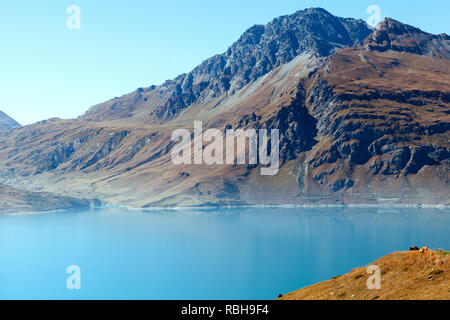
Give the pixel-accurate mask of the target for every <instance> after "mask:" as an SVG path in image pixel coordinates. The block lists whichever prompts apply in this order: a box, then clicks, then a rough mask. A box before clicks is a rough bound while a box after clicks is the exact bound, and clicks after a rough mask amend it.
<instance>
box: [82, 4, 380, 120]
mask: <svg viewBox="0 0 450 320" xmlns="http://www.w3.org/2000/svg"><path fill="white" fill-rule="evenodd" d="M370 33H371V30H370V29H369V27H368V26H367V24H366V23H365V22H364V21H362V20H354V19H343V18H338V17H335V16H333V15H331V14H330V13H329V12H327V11H325V10H323V9H320V8H314V9H308V10H304V11H298V12H297V13H295V14H293V15H289V16H283V17H279V18H277V19H275V20H273V21H272V22H270V23H269V24H267V25H265V26H264V25H255V26H253V27H252V28H250V29H248V30H247V31H246V32H245V33H244V34H243V35H242V36H241V38H240V39H239V40H238V41H237V42H235V43H234V44H233V45H232V46H231V47H230V48H228V50H227V51H226V52H225V53H223V54H220V55H216V56H214V57H212V58H210V59H208V60H206V61H204V62H203V63H202V64H200V65H199V66H198V67H196V68H195V69H194V70H192V71H191V72H190V73H188V74H182V75H180V76H179V77H177V78H176V79H174V80H169V81H167V82H166V83H164V84H163V85H161V86H151V87H149V88H146V89H138V90H137V91H135V92H134V93H132V94H130V95H126V96H124V97H121V98H118V99H113V100H111V101H108V102H106V103H103V104H100V105H98V106H94V107H92V108H91V109H90V110H89V111H88V112H87V113H86V114H85V115H84V116H83V117H82V118H83V119H85V120H86V119H87V120H95V121H99V120H101V121H104V120H115V119H121V118H122V119H123V118H133V119H135V118H138V119H140V120H142V121H144V122H145V123H149V122H152V121H157V120H167V119H170V118H171V117H173V116H174V115H177V114H178V113H180V112H181V111H182V110H184V109H186V108H188V107H189V106H191V105H194V104H198V103H206V102H208V101H212V100H214V99H216V98H218V97H224V96H227V97H228V96H233V95H234V94H235V93H236V92H237V91H239V90H241V89H243V88H244V87H245V86H246V85H248V84H249V83H252V82H254V81H256V80H257V79H258V78H260V77H262V76H264V75H266V74H268V73H269V72H270V71H272V70H274V69H275V68H277V67H279V66H281V65H283V64H286V63H288V62H290V61H292V60H293V59H294V58H295V57H298V56H299V55H301V54H302V53H309V54H314V55H317V56H328V55H330V54H331V53H332V52H333V51H334V50H336V49H338V48H342V47H346V46H353V45H355V44H358V43H361V42H362V41H363V40H364V39H365V38H366V37H367V36H368V35H369V34H370Z"/></svg>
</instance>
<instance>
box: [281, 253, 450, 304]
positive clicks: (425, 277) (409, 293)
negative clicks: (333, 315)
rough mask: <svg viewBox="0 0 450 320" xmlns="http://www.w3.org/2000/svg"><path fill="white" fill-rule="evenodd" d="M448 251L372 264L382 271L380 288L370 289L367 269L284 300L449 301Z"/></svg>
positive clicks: (390, 257)
mask: <svg viewBox="0 0 450 320" xmlns="http://www.w3.org/2000/svg"><path fill="white" fill-rule="evenodd" d="M449 256H450V255H449V252H444V251H428V252H425V253H420V252H418V251H414V252H396V253H393V254H389V255H387V256H385V257H383V258H381V259H379V260H377V261H375V262H374V263H373V265H377V266H378V267H380V269H381V289H380V290H369V289H368V288H367V280H368V277H369V276H370V275H369V274H367V267H362V268H357V269H354V270H353V271H351V272H350V273H348V274H346V275H344V276H340V277H337V278H333V279H332V280H329V281H325V282H322V283H319V284H316V285H313V286H310V287H306V288H304V289H301V290H298V291H295V292H292V293H289V294H287V295H285V296H283V297H282V298H281V300H448V299H450V276H449V275H450V259H449Z"/></svg>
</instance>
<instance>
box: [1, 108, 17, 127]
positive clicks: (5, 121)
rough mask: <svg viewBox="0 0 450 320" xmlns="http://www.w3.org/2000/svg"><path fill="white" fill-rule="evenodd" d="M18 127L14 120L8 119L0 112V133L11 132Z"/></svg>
mask: <svg viewBox="0 0 450 320" xmlns="http://www.w3.org/2000/svg"><path fill="white" fill-rule="evenodd" d="M17 127H20V124H19V123H17V122H16V121H15V120H14V119H12V118H10V117H9V116H8V115H7V114H5V113H4V112H2V111H0V131H6V130H11V129H14V128H17Z"/></svg>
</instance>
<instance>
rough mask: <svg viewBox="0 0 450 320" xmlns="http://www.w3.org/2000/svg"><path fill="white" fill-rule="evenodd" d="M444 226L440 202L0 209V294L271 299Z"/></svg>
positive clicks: (437, 234) (449, 241)
mask: <svg viewBox="0 0 450 320" xmlns="http://www.w3.org/2000/svg"><path fill="white" fill-rule="evenodd" d="M449 226H450V211H449V210H448V209H389V208H323V209H281V208H270V209H256V208H248V209H230V210H218V209H217V210H204V211H146V212H141V211H129V210H126V209H119V208H108V209H93V210H88V211H66V212H61V213H47V214H37V215H16V216H5V215H0V299H209V300H211V299H244V300H245V299H274V298H276V297H277V295H278V294H279V293H288V292H290V291H293V290H296V289H299V288H301V287H305V286H307V285H311V284H314V283H317V282H319V281H323V280H328V279H330V278H331V277H333V276H336V275H341V274H345V273H347V272H349V271H350V270H352V269H353V268H355V267H358V266H364V265H367V264H369V263H371V262H373V261H375V260H376V259H378V258H379V257H381V256H384V255H385V254H388V253H391V252H393V251H405V250H408V248H409V247H410V246H412V245H417V246H428V247H430V248H433V249H438V248H442V249H447V250H449V249H450V234H449ZM71 265H77V266H79V267H80V269H81V290H68V289H67V287H66V280H67V278H68V277H69V276H70V275H69V274H67V273H66V269H67V267H68V266H71Z"/></svg>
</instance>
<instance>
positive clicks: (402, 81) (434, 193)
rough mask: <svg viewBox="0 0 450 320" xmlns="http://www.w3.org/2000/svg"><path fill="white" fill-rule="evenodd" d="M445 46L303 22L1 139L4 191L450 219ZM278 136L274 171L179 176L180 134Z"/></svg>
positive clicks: (314, 17)
mask: <svg viewBox="0 0 450 320" xmlns="http://www.w3.org/2000/svg"><path fill="white" fill-rule="evenodd" d="M449 59H450V37H449V36H447V35H445V34H442V35H432V34H428V33H425V32H422V31H421V30H419V29H417V28H414V27H412V26H408V25H405V24H402V23H401V22H398V21H395V20H393V19H386V20H385V21H384V22H382V23H381V24H380V26H379V27H378V28H377V29H371V28H370V27H368V26H367V24H366V23H365V22H364V21H361V20H354V19H349V18H346V19H344V18H338V17H335V16H333V15H332V14H330V13H328V12H327V11H325V10H323V9H308V10H303V11H299V12H297V13H295V14H293V15H289V16H284V17H280V18H277V19H275V20H273V21H272V22H270V23H269V24H267V25H265V26H261V25H258V26H254V27H252V28H250V29H249V30H247V31H246V32H245V33H244V34H243V35H242V37H241V38H240V39H239V40H238V41H237V42H236V43H234V44H233V45H232V46H231V47H230V48H229V49H228V50H227V51H226V52H225V53H223V54H220V55H217V56H214V57H212V58H210V59H208V60H206V61H204V62H203V63H202V64H200V65H199V66H198V67H197V68H195V69H194V70H193V71H192V72H190V73H188V74H183V75H180V76H179V77H177V78H176V79H174V80H169V81H167V82H165V83H164V84H162V85H160V86H156V85H153V86H150V87H147V88H140V89H138V90H136V91H135V92H132V93H130V94H127V95H125V96H122V97H119V98H114V99H112V100H110V101H107V102H105V103H102V104H99V105H97V106H94V107H92V108H91V109H89V110H88V111H87V112H86V113H85V114H84V115H82V116H80V117H79V118H77V119H71V120H60V119H50V120H47V121H43V122H40V123H37V124H34V125H30V126H24V127H19V128H15V129H14V130H7V131H4V132H1V133H0V182H1V183H4V184H7V185H9V186H12V187H14V188H17V189H21V190H28V191H33V192H35V191H43V192H51V193H54V194H64V195H67V196H71V197H74V198H81V199H92V198H98V199H100V200H101V201H102V203H104V204H113V205H123V206H133V207H159V206H204V205H215V206H216V205H260V204H273V205H277V204H333V205H334V204H338V205H341V204H374V205H376V204H407V205H409V204H431V205H435V204H440V205H450V200H449V197H448V194H449V192H450V186H449V165H450V149H449V148H450V144H449V143H450V134H449V128H450V91H449V88H450V62H449ZM194 121H203V124H204V130H206V129H208V128H218V129H220V130H222V131H225V130H226V129H229V128H242V129H250V128H252V129H261V128H266V129H279V130H280V156H281V168H280V171H279V173H278V174H277V175H276V176H273V177H264V176H261V175H260V170H259V167H258V166H255V165H237V164H236V165H230V166H227V165H216V166H207V165H195V166H194V165H183V166H177V165H174V164H173V163H172V161H171V150H172V148H173V145H174V144H173V142H171V134H172V132H173V130H175V129H178V128H186V129H189V130H191V131H192V130H193V126H194Z"/></svg>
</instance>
